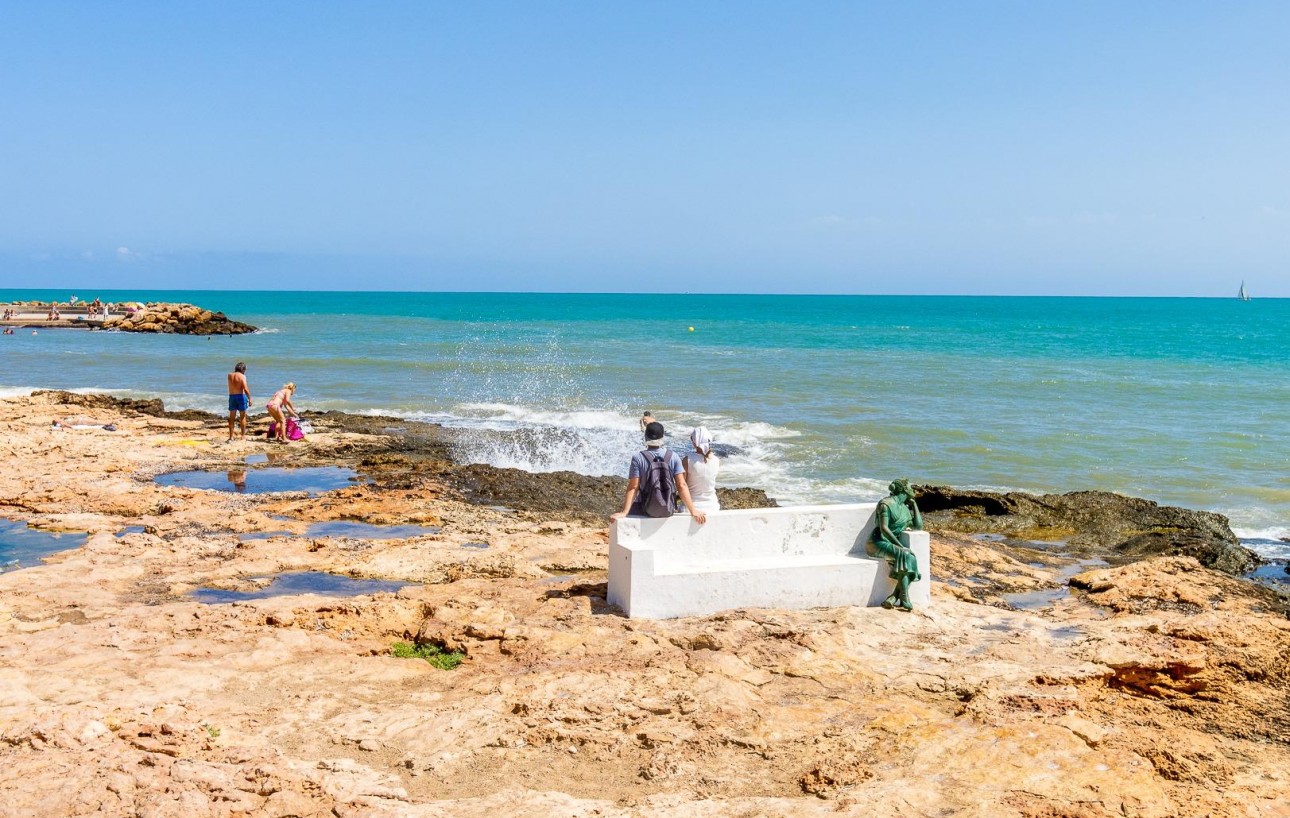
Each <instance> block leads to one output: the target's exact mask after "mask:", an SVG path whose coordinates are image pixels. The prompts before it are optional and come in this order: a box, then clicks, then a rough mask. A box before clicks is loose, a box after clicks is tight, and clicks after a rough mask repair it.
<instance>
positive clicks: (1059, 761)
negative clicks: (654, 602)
mask: <svg viewBox="0 0 1290 818" xmlns="http://www.w3.org/2000/svg"><path fill="white" fill-rule="evenodd" d="M4 408H5V412H4V413H3V414H2V415H0V417H2V418H3V420H0V427H3V433H2V434H0V455H4V456H5V457H6V460H7V462H10V463H17V464H21V467H20V468H11V469H8V470H6V471H5V472H3V473H2V474H0V514H2V515H3V516H6V517H9V518H13V519H21V520H25V521H27V522H29V523H30V524H32V525H34V526H38V527H46V528H54V529H69V530H79V531H86V532H89V539H88V541H87V543H86V545H85V546H84V547H82V548H79V549H76V550H72V551H66V552H62V553H59V554H56V555H54V556H52V557H50V558H48V560H47V561H46V564H43V565H40V566H37V567H32V568H26V569H23V570H20V571H12V572H9V573H5V574H0V818H17V817H18V816H54V815H58V816H83V815H86V816H87V815H121V816H126V815H129V816H149V818H161V817H162V816H185V817H188V816H238V815H254V816H342V817H345V816H425V817H427V818H428V817H429V816H435V817H436V818H437V817H439V816H443V818H447V817H448V816H453V818H470V817H471V816H480V817H481V818H483V817H485V816H487V818H496V816H499V815H506V816H510V815H516V816H519V815H525V816H529V815H542V816H546V815H552V816H588V817H589V816H658V817H659V818H662V816H669V818H671V817H672V816H682V817H684V816H722V817H723V818H735V817H736V816H740V817H745V816H812V817H813V816H821V817H822V816H835V815H855V816H860V815H884V816H911V817H912V816H960V815H962V816H979V817H980V818H987V816H988V817H989V818H996V817H998V816H1005V817H1007V818H1014V817H1015V818H1019V817H1021V816H1024V817H1025V818H1104V817H1106V816H1138V817H1140V818H1171V817H1172V816H1258V817H1259V818H1275V817H1278V816H1290V799H1288V798H1287V793H1290V621H1287V619H1286V618H1285V617H1284V616H1283V615H1280V614H1277V613H1275V612H1274V611H1273V610H1272V609H1271V607H1270V606H1269V605H1268V603H1267V600H1266V598H1265V597H1262V596H1260V595H1259V594H1257V593H1254V592H1252V591H1251V590H1250V588H1249V584H1248V583H1246V582H1243V581H1241V580H1237V579H1233V578H1231V577H1229V576H1226V575H1224V574H1222V573H1219V572H1216V571H1213V570H1210V569H1207V568H1204V567H1202V566H1201V565H1200V563H1198V562H1197V561H1196V560H1195V559H1192V558H1190V557H1177V556H1173V557H1163V558H1153V559H1146V560H1141V561H1138V562H1133V563H1129V564H1126V565H1122V566H1119V567H1113V568H1102V569H1098V570H1092V571H1085V572H1081V573H1076V574H1075V576H1074V579H1072V580H1071V588H1070V589H1069V590H1064V588H1065V582H1066V580H1065V577H1066V576H1068V575H1069V573H1070V565H1068V564H1054V565H1051V566H1048V565H1043V566H1036V565H1032V564H1029V563H1028V562H1026V561H1025V560H1024V559H1019V558H1017V557H1016V556H1015V555H1011V554H1010V553H1009V552H1008V551H1007V550H1006V549H1003V548H1000V547H997V546H996V545H994V544H991V543H987V542H979V541H973V540H969V539H966V538H954V537H951V536H943V537H942V536H938V537H935V538H934V541H933V565H934V567H935V568H936V569H937V571H938V575H937V576H936V577H935V579H936V580H937V582H936V583H935V585H934V593H933V601H934V604H933V606H932V608H931V609H930V610H927V611H919V612H916V613H914V614H912V615H910V614H903V613H900V612H898V611H884V610H882V609H857V608H838V609H820V610H812V611H796V612H782V611H773V610H739V611H731V612H727V613H723V614H719V615H715V616H711V617H703V618H694V619H682V620H674V621H666V622H649V621H633V620H628V619H625V618H623V617H622V616H621V615H620V614H619V612H617V611H616V610H614V609H612V608H610V607H609V606H608V605H607V604H606V603H605V599H604V597H605V590H606V588H605V582H606V575H605V566H606V562H605V552H606V542H605V532H604V529H603V527H602V526H601V525H600V524H598V523H595V522H594V521H592V520H589V519H587V518H586V516H585V515H584V514H580V513H569V514H557V513H539V512H535V511H523V510H519V511H517V510H514V509H511V508H506V507H501V506H497V505H488V506H486V505H480V504H478V503H474V502H470V501H469V498H468V497H467V496H466V494H465V493H464V492H463V491H462V490H460V489H458V488H455V487H454V485H455V484H454V482H453V480H452V479H451V475H452V473H453V472H454V470H455V469H456V468H458V467H456V466H455V465H454V464H452V463H451V462H450V461H449V460H447V459H445V458H446V456H447V450H446V449H445V448H443V447H442V446H441V444H437V443H435V442H433V441H431V440H428V439H427V442H425V444H424V446H422V447H420V448H418V447H417V446H416V445H412V444H409V443H408V440H407V439H406V438H404V439H398V440H396V439H394V438H392V437H391V436H390V435H383V434H380V433H379V430H377V429H373V430H371V431H367V432H357V431H353V430H352V429H346V428H344V426H343V424H340V423H329V422H326V421H321V422H319V423H316V424H315V428H317V429H318V431H319V433H318V434H316V435H313V436H311V437H310V439H309V440H308V441H307V442H305V443H304V444H300V445H296V444H293V445H291V446H288V447H277V450H275V451H272V452H268V447H267V446H265V445H264V444H262V443H256V442H247V443H234V444H229V445H224V444H222V442H221V440H222V437H223V434H224V430H223V426H222V423H221V422H220V421H218V420H210V419H202V418H200V417H192V418H189V419H185V418H183V417H171V416H165V415H164V413H163V414H162V415H157V414H154V413H150V412H148V411H141V410H140V409H139V408H137V407H136V408H130V407H129V406H123V405H120V404H115V403H112V402H110V401H109V402H101V403H97V404H94V403H93V402H88V403H86V404H85V405H81V406H79V407H78V408H77V411H79V412H82V413H85V414H87V415H90V416H91V417H92V419H95V420H99V421H101V422H103V423H113V424H115V425H116V427H117V429H118V431H116V432H108V431H104V430H100V429H86V430H82V431H57V430H52V429H51V420H52V419H54V418H56V417H59V416H60V415H63V414H66V412H67V411H68V407H67V406H66V405H65V404H61V403H59V402H58V398H57V397H56V396H53V395H50V394H46V395H37V396H33V397H31V398H19V399H12V400H8V401H5V407H4ZM436 447H438V448H436ZM264 452H268V453H269V454H271V456H272V458H273V460H272V465H274V466H281V465H297V464H300V465H303V464H309V465H317V464H320V463H338V464H347V465H355V466H359V468H360V472H361V473H362V474H363V476H364V477H365V478H366V479H367V481H368V482H364V483H362V484H356V485H353V486H351V487H349V488H344V489H341V490H339V491H335V492H331V493H328V494H324V495H321V496H318V497H309V496H306V495H303V494H281V495H250V494H237V493H231V492H230V493H224V492H206V491H197V490H191V489H184V488H173V487H162V486H159V485H157V484H156V483H154V482H153V481H152V479H151V478H152V477H153V476H154V475H156V474H158V473H161V472H165V471H172V470H177V469H186V468H204V469H219V470H237V469H240V468H246V465H245V462H244V461H245V458H246V457H247V456H248V455H251V454H259V453H264ZM362 463H368V464H369V465H367V466H361V465H360V464H362ZM338 519H348V520H361V521H366V522H372V523H378V524H388V523H408V522H415V523H421V524H424V525H433V526H436V527H437V528H438V529H439V530H438V531H435V532H433V533H425V534H421V535H418V536H413V537H409V538H406V539H395V540H377V539H363V538H359V537H316V536H308V535H306V534H305V531H306V529H307V527H308V525H309V523H311V522H315V521H322V520H338ZM127 526H136V527H137V529H132V530H131V532H130V533H125V534H122V533H121V532H122V531H123V530H124V529H125V528H126V527H127ZM247 534H259V535H262V536H261V537H260V538H248V537H246V536H245V535H247ZM297 570H315V571H330V572H335V573H341V574H347V575H350V576H354V577H371V578H383V579H393V580H400V581H404V582H407V583H408V585H407V586H405V587H403V588H402V589H401V590H399V591H397V592H394V593H380V594H374V595H366V596H359V597H353V598H327V597H320V596H311V595H300V596H289V597H277V598H269V599H261V600H254V601H247V602H239V603H234V604H227V605H203V604H199V603H197V602H195V601H193V600H192V599H191V598H190V597H189V596H188V592H189V591H190V590H192V589H193V588H195V587H200V586H215V587H224V588H244V587H250V586H253V585H255V584H256V583H257V582H258V583H262V582H263V578H264V577H266V576H269V575H272V574H274V573H276V572H279V571H297ZM965 588H971V589H972V590H973V593H967V592H966V591H965V590H964V589H965ZM1018 588H1022V589H1041V590H1042V589H1052V588H1055V589H1057V591H1058V593H1054V594H1053V595H1052V597H1051V599H1050V600H1049V601H1048V602H1047V603H1046V604H1044V605H1042V606H1040V607H1038V608H1036V609H1034V610H1029V611H1023V610H1017V609H1016V608H1013V607H1010V606H1009V605H1008V603H1007V602H1006V599H1005V597H1006V592H1007V591H1010V590H1016V589H1018ZM396 640H410V641H420V642H423V643H428V644H435V645H439V646H442V647H443V648H446V649H458V650H461V651H464V652H465V654H466V659H465V661H464V663H463V664H462V665H461V666H460V667H458V668H457V669H455V670H450V671H443V670H438V669H436V668H434V667H432V666H430V665H429V664H428V663H426V662H424V661H421V660H418V659H396V658H393V657H392V656H391V655H390V646H391V644H392V642H394V641H396Z"/></svg>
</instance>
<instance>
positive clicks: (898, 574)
mask: <svg viewBox="0 0 1290 818" xmlns="http://www.w3.org/2000/svg"><path fill="white" fill-rule="evenodd" d="M887 491H889V492H891V495H890V496H889V497H884V498H882V500H880V501H879V502H878V525H877V526H876V527H875V528H874V530H873V538H872V539H871V540H870V543H872V545H873V550H874V551H876V552H877V553H878V554H880V555H881V556H883V557H884V558H885V559H886V560H887V563H888V564H889V565H890V566H891V573H890V574H889V576H890V577H891V578H892V579H894V580H896V590H895V591H894V592H893V593H892V595H891V596H889V597H887V598H886V599H885V600H883V603H882V607H884V608H895V607H898V606H899V608H900V609H901V610H902V611H912V610H914V605H913V603H911V602H910V601H909V583H911V582H916V581H918V580H920V579H922V575H921V574H919V573H918V559H917V558H916V557H915V556H914V552H913V551H911V550H910V548H909V546H907V545H904V544H903V543H901V541H900V535H901V534H902V533H904V532H905V530H906V529H913V530H915V531H919V530H921V529H922V527H923V515H922V514H921V513H919V511H918V503H917V502H916V501H915V500H914V490H913V488H911V487H910V485H909V481H908V480H894V481H892V484H891V485H890V486H888V487H887Z"/></svg>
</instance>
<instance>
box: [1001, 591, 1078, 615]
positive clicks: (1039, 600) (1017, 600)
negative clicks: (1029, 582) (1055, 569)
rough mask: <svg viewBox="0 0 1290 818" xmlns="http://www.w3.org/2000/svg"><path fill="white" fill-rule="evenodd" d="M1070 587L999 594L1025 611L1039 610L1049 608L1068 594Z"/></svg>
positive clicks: (1010, 603) (1005, 600)
mask: <svg viewBox="0 0 1290 818" xmlns="http://www.w3.org/2000/svg"><path fill="white" fill-rule="evenodd" d="M1069 592H1070V589H1068V588H1065V587H1062V588H1041V589H1039V590H1038V591H1022V592H1020V593H1015V594H999V598H1000V599H1002V600H1003V601H1004V602H1007V603H1008V604H1009V605H1011V606H1012V607H1014V608H1018V609H1020V610H1023V611H1037V610H1039V609H1040V608H1047V607H1048V606H1049V605H1052V604H1054V603H1055V602H1057V600H1059V599H1061V598H1062V597H1064V596H1066V595H1067V594H1068V593H1069Z"/></svg>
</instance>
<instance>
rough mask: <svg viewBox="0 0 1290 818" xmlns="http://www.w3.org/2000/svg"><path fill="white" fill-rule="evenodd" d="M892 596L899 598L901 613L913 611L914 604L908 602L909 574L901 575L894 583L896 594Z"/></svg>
mask: <svg viewBox="0 0 1290 818" xmlns="http://www.w3.org/2000/svg"><path fill="white" fill-rule="evenodd" d="M893 596H899V597H900V609H901V610H902V611H912V610H914V603H912V602H910V601H909V574H903V575H901V577H900V580H899V581H898V582H897V583H896V593H895V594H893Z"/></svg>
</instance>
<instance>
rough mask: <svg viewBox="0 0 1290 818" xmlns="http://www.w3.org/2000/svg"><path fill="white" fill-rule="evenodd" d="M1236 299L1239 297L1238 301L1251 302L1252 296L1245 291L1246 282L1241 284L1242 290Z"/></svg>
mask: <svg viewBox="0 0 1290 818" xmlns="http://www.w3.org/2000/svg"><path fill="white" fill-rule="evenodd" d="M1236 297H1237V299H1238V300H1240V301H1249V300H1250V294H1249V293H1247V292H1246V291H1245V282H1244V281H1242V282H1241V289H1240V291H1239V292H1237V294H1236Z"/></svg>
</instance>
